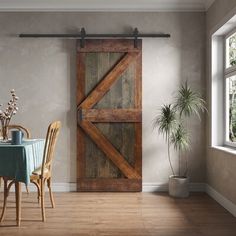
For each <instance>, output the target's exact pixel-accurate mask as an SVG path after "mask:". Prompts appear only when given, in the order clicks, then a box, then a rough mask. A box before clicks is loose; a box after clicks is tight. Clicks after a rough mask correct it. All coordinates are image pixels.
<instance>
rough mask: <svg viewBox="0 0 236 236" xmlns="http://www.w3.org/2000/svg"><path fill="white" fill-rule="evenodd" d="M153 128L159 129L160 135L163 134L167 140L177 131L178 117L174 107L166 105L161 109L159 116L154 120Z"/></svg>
mask: <svg viewBox="0 0 236 236" xmlns="http://www.w3.org/2000/svg"><path fill="white" fill-rule="evenodd" d="M153 127H154V128H156V127H158V131H159V133H162V134H163V135H164V136H165V137H166V138H167V137H168V136H169V135H170V134H171V133H172V132H174V131H175V130H176V128H177V117H176V110H175V108H174V107H173V105H171V104H165V105H163V106H162V107H161V110H160V113H159V115H157V117H156V118H155V119H154V122H153Z"/></svg>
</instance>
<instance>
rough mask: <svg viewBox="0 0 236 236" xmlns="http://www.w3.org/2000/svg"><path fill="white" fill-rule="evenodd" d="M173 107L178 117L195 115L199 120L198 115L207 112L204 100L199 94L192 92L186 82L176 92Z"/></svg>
mask: <svg viewBox="0 0 236 236" xmlns="http://www.w3.org/2000/svg"><path fill="white" fill-rule="evenodd" d="M175 107H176V109H178V110H179V114H180V117H182V116H183V115H184V116H186V117H190V116H192V115H197V116H198V117H199V118H200V113H202V112H204V111H206V110H207V109H206V104H205V101H204V99H202V97H201V95H200V94H199V93H197V92H195V91H193V90H192V89H191V88H190V87H189V86H188V83H187V82H186V83H185V84H184V85H181V87H180V89H179V91H178V95H177V98H176V102H175Z"/></svg>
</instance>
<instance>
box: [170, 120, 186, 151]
mask: <svg viewBox="0 0 236 236" xmlns="http://www.w3.org/2000/svg"><path fill="white" fill-rule="evenodd" d="M171 143H172V144H173V146H174V148H175V150H179V151H184V150H189V149H190V139H189V135H188V132H187V130H186V129H185V128H184V126H183V125H182V124H179V126H178V128H177V129H176V131H175V132H173V133H172V134H171Z"/></svg>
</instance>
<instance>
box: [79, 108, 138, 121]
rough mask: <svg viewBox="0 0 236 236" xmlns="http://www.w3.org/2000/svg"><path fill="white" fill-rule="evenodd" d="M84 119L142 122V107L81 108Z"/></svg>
mask: <svg viewBox="0 0 236 236" xmlns="http://www.w3.org/2000/svg"><path fill="white" fill-rule="evenodd" d="M81 112H82V120H87V121H90V122H111V123H113V122H115V123H117V122H122V123H124V122H125V123H126V122H129V123H130V122H141V121H142V112H141V110H140V109H81Z"/></svg>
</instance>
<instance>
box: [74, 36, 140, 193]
mask: <svg viewBox="0 0 236 236" xmlns="http://www.w3.org/2000/svg"><path fill="white" fill-rule="evenodd" d="M141 53H142V41H141V40H139V41H138V46H137V47H136V48H135V47H134V41H133V40H121V39H119V40H118V39H116V40H115V39H114V40H108V39H103V40H85V44H84V47H83V48H81V47H80V44H79V43H78V47H77V59H78V68H77V70H78V71H77V79H78V81H77V106H78V107H77V108H78V114H77V117H78V128H77V167H78V168H77V190H78V191H141V190H142V125H141V122H142V110H141V109H142V107H141V106H142V101H141V99H142V95H141V68H142V62H141V60H142V59H141V57H142V55H141Z"/></svg>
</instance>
